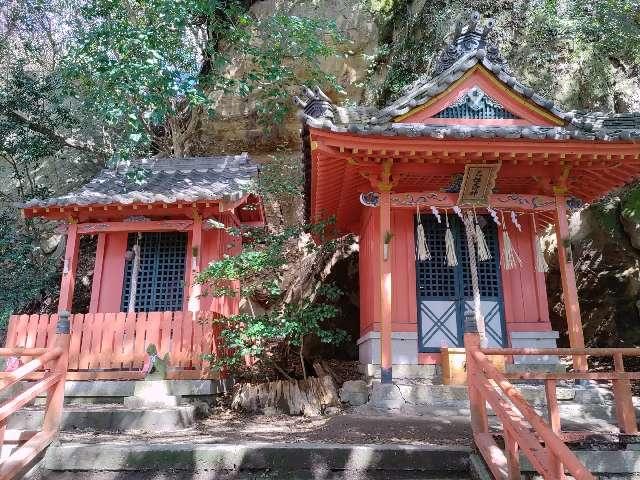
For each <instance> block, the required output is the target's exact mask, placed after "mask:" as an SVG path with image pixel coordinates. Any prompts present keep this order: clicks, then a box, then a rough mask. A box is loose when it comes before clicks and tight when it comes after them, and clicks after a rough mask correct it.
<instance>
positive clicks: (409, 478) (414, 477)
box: [24, 471, 471, 480]
mask: <svg viewBox="0 0 640 480" xmlns="http://www.w3.org/2000/svg"><path fill="white" fill-rule="evenodd" d="M172 474H173V472H171V471H169V472H167V471H144V472H134V471H129V472H105V471H102V472H96V471H92V472H79V471H73V472H52V471H40V472H39V473H38V475H39V476H37V477H35V476H32V477H29V478H28V479H27V478H25V479H24V480H167V479H169V478H186V477H174V476H172ZM45 475H46V476H45ZM285 478H286V480H316V479H318V478H322V480H470V478H471V477H468V476H467V475H465V474H463V473H456V474H453V475H450V476H445V475H444V474H433V473H428V472H420V473H416V472H378V471H369V472H363V473H357V474H354V473H353V472H349V471H346V472H322V475H321V476H318V475H316V474H315V473H314V472H309V471H300V472H294V471H288V472H286V475H283V473H282V472H279V471H278V472H268V471H260V472H258V473H254V472H228V473H219V472H211V471H204V472H189V476H188V480H214V479H215V480H283V479H285Z"/></svg>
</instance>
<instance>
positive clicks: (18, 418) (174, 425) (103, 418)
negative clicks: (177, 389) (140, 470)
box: [7, 405, 196, 432]
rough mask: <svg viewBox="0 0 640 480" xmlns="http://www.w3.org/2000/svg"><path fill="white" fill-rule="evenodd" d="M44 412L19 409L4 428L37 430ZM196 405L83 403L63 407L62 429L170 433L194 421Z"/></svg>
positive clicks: (35, 408)
mask: <svg viewBox="0 0 640 480" xmlns="http://www.w3.org/2000/svg"><path fill="white" fill-rule="evenodd" d="M43 417H44V412H43V410H42V409H41V408H37V407H31V408H23V409H21V410H18V411H17V412H16V413H15V414H13V415H11V417H9V421H8V425H7V428H10V429H19V430H40V429H41V426H42V420H43ZM195 419H196V407H195V406H194V405H183V406H179V407H174V408H161V409H148V408H145V409H135V408H125V407H123V406H122V405H83V406H70V407H69V406H68V407H65V409H64V411H63V415H62V427H61V428H62V430H67V431H71V430H95V431H107V432H115V431H127V430H143V431H154V432H171V431H175V430H181V429H184V428H188V427H191V426H192V425H193V424H194V423H195Z"/></svg>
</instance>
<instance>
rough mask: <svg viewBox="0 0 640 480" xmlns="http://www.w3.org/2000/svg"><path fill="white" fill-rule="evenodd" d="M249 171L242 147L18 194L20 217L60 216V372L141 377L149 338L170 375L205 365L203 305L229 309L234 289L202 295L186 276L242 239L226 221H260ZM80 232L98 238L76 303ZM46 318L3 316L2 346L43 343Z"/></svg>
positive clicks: (51, 323)
mask: <svg viewBox="0 0 640 480" xmlns="http://www.w3.org/2000/svg"><path fill="white" fill-rule="evenodd" d="M132 172H137V174H136V175H132ZM138 174H139V175H138ZM257 174H258V167H257V165H255V164H254V163H252V162H251V160H250V158H249V157H248V155H247V154H242V155H236V156H221V157H199V158H161V159H143V160H138V161H135V162H133V163H132V165H129V166H128V167H127V168H122V167H121V168H118V169H105V170H103V171H102V172H101V173H100V174H99V175H98V176H97V177H96V178H94V179H93V180H92V181H91V182H90V183H88V184H87V185H85V186H83V187H82V188H80V189H79V190H77V191H74V192H71V193H68V194H66V195H63V196H60V197H57V198H51V199H47V200H37V199H36V200H31V201H29V202H28V203H26V204H25V205H22V206H21V208H22V213H23V215H24V216H25V217H27V218H31V217H44V218H47V219H52V220H59V221H61V222H63V223H64V224H65V225H66V239H67V240H66V253H65V257H64V270H63V274H62V283H61V287H60V301H59V307H58V312H62V311H70V312H71V313H72V314H73V315H72V316H71V345H70V352H69V373H68V378H75V379H97V378H100V379H123V378H125V379H126V378H139V377H142V376H143V373H142V372H141V369H142V367H143V363H144V361H145V359H146V356H147V353H146V350H147V348H148V346H149V345H150V344H154V345H155V346H156V348H157V350H158V354H159V355H160V357H163V356H164V355H165V354H166V353H169V357H170V370H169V377H170V378H199V377H201V376H207V375H208V374H209V373H210V372H209V369H208V363H207V362H206V361H204V360H203V355H206V354H212V353H213V354H215V352H216V348H217V345H216V338H215V337H216V335H215V331H214V327H213V325H212V322H211V321H210V320H211V317H212V316H229V315H233V314H235V313H237V312H238V301H237V299H233V298H229V297H208V296H202V297H201V293H202V292H201V290H200V286H199V285H197V284H194V280H195V277H196V275H197V274H198V273H199V272H200V271H201V269H203V268H204V267H206V265H207V264H209V263H210V262H212V261H215V260H217V259H221V258H223V257H224V256H225V255H234V254H237V253H238V252H240V250H241V249H242V238H241V236H239V235H236V236H234V235H231V234H230V233H229V231H228V230H227V227H236V228H238V229H241V228H242V227H244V226H262V225H264V223H265V217H264V209H263V206H262V203H261V200H260V198H259V197H257V196H256V195H254V194H251V193H248V192H249V190H250V187H251V182H252V181H253V179H254V178H255V177H256V176H257ZM136 177H139V180H136ZM83 235H91V236H97V247H96V254H95V267H94V272H93V281H92V282H93V283H92V286H91V303H90V306H89V310H88V312H77V311H76V310H75V309H74V305H73V293H74V286H75V284H76V279H75V274H76V267H77V264H78V246H79V240H80V237H81V236H83ZM56 320H57V315H15V316H12V317H11V319H10V323H9V328H8V332H7V342H6V346H7V347H27V348H32V347H45V346H50V344H51V343H52V342H53V340H54V338H55V335H54V332H55V325H56Z"/></svg>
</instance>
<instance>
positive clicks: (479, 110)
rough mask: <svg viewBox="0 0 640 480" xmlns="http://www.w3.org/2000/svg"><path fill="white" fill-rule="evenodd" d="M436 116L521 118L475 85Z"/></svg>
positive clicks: (474, 118)
mask: <svg viewBox="0 0 640 480" xmlns="http://www.w3.org/2000/svg"><path fill="white" fill-rule="evenodd" d="M434 118H468V119H473V120H495V119H519V118H520V117H518V116H516V115H514V114H513V113H511V112H510V111H509V110H507V109H506V108H505V107H504V106H503V105H502V104H500V103H499V102H497V101H496V100H494V99H493V98H492V97H490V96H489V95H487V94H486V93H485V92H484V90H482V89H481V88H480V87H477V86H475V87H473V88H471V89H469V90H468V91H467V93H465V94H464V95H463V96H462V97H460V98H459V99H458V100H456V101H455V102H454V103H452V104H451V105H449V106H448V107H446V108H444V109H443V110H441V111H439V112H438V113H436V114H435V115H434Z"/></svg>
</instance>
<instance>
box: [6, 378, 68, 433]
mask: <svg viewBox="0 0 640 480" xmlns="http://www.w3.org/2000/svg"><path fill="white" fill-rule="evenodd" d="M60 379H61V375H60V374H59V373H50V374H48V375H47V376H45V377H44V378H43V379H42V380H40V381H38V382H36V383H35V384H34V385H32V386H31V387H29V388H27V389H26V390H25V391H24V392H22V393H20V394H19V395H17V396H16V397H15V398H12V399H11V400H7V401H6V402H4V403H3V404H2V405H0V424H2V422H3V421H5V420H6V419H7V417H9V415H11V414H13V413H15V412H16V411H17V410H19V409H20V408H22V407H24V406H25V405H26V404H27V403H29V402H30V401H31V400H33V399H35V398H36V397H37V396H38V395H40V394H41V393H42V392H45V391H47V390H49V389H50V388H51V387H52V386H53V385H55V384H56V383H57V382H58V381H60Z"/></svg>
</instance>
